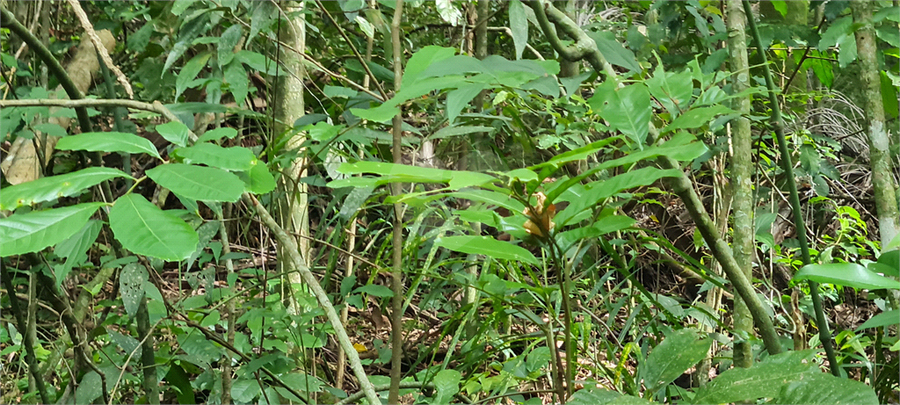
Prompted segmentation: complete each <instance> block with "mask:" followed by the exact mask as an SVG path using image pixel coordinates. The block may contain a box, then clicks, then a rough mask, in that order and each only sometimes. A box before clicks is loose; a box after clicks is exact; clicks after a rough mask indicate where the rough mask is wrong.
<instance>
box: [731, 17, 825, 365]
mask: <svg viewBox="0 0 900 405" xmlns="http://www.w3.org/2000/svg"><path fill="white" fill-rule="evenodd" d="M742 3H743V5H744V12H745V13H746V14H747V25H749V26H750V32H751V33H752V34H753V41H755V42H756V46H757V53H758V54H759V57H760V59H762V63H761V64H762V67H763V75H764V77H765V79H766V87H767V88H768V90H769V102H770V104H771V108H772V117H771V120H770V121H771V123H772V126H773V127H774V129H775V136H776V138H777V140H778V150H779V152H780V153H781V168H782V170H784V175H785V176H786V177H787V186H788V192H789V193H790V199H789V200H790V203H791V211H793V214H794V215H793V217H794V228H795V230H796V232H797V241H798V242H799V244H800V254H801V256H802V257H803V264H804V265H807V264H810V262H811V260H810V256H809V243H808V242H807V240H806V224H804V222H803V213H802V212H801V211H800V195H799V194H798V193H797V183H796V182H795V181H794V164H793V162H792V161H791V155H790V152H788V147H787V141H786V140H785V137H784V120H783V119H782V117H781V108H780V107H779V105H778V97H777V96H776V94H775V81H774V80H772V72H771V71H770V70H769V65H768V61H767V60H766V50H765V49H763V45H762V40H761V39H760V36H759V29H758V28H757V27H756V21H755V20H754V19H753V12H752V11H751V9H750V2H749V1H747V0H743V2H742ZM809 295H810V297H812V302H813V308H814V309H815V312H816V324H817V325H816V326H818V327H819V340H821V341H822V346H824V347H825V355H826V356H828V363H829V366H830V368H831V374H834V375H835V376H837V377H840V376H841V371H840V368H839V367H838V362H837V357H836V356H835V354H834V347H833V346H832V344H831V331H830V330H829V329H828V319H827V318H826V317H825V312H824V311H823V310H822V297H821V296H819V283H817V282H815V281H812V280H809Z"/></svg>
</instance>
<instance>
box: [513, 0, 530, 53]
mask: <svg viewBox="0 0 900 405" xmlns="http://www.w3.org/2000/svg"><path fill="white" fill-rule="evenodd" d="M509 29H510V32H511V33H512V39H513V46H515V48H516V59H522V52H523V51H525V45H528V21H527V20H526V19H525V5H523V4H522V2H521V1H519V0H511V1H510V2H509Z"/></svg>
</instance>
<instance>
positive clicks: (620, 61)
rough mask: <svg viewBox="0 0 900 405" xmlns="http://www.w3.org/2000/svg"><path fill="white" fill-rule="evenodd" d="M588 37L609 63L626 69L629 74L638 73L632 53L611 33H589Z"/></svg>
mask: <svg viewBox="0 0 900 405" xmlns="http://www.w3.org/2000/svg"><path fill="white" fill-rule="evenodd" d="M587 34H588V36H589V37H591V39H593V40H594V42H596V43H597V50H599V51H600V53H601V54H602V55H603V57H604V58H606V60H607V61H609V63H612V64H613V65H616V66H621V67H623V68H625V69H628V71H629V72H640V71H641V65H639V64H638V63H637V59H635V57H634V52H631V50H629V49H627V48H625V47H624V46H622V44H621V43H619V41H618V40H616V35H615V34H614V33H613V32H612V31H600V32H598V31H589V32H588V33H587Z"/></svg>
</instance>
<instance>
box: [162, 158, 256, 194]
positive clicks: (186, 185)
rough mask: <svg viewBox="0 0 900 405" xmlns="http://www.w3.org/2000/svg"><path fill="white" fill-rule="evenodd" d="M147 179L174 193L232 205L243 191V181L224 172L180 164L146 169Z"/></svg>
mask: <svg viewBox="0 0 900 405" xmlns="http://www.w3.org/2000/svg"><path fill="white" fill-rule="evenodd" d="M147 176H148V177H150V178H151V179H153V181H155V182H156V183H157V184H159V185H160V186H162V187H165V188H167V189H169V190H172V192H173V193H176V194H179V195H182V196H184V197H188V198H191V199H194V200H198V201H227V202H235V201H237V200H238V199H240V198H241V193H243V192H244V182H242V181H241V179H240V178H238V177H237V176H235V175H234V174H232V173H229V172H226V171H224V170H220V169H216V168H212V167H202V166H192V165H186V164H180V163H171V164H167V165H160V166H157V167H154V168H153V169H150V170H147Z"/></svg>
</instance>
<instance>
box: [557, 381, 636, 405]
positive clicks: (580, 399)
mask: <svg viewBox="0 0 900 405" xmlns="http://www.w3.org/2000/svg"><path fill="white" fill-rule="evenodd" d="M566 403H567V404H569V405H605V404H612V405H645V404H650V401H648V400H646V399H643V398H638V397H634V396H631V395H622V394H619V393H618V392H613V391H609V390H606V389H603V388H599V387H597V386H596V385H585V387H584V389H582V390H579V391H578V392H576V393H574V394H572V397H571V398H569V400H568V401H566Z"/></svg>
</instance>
